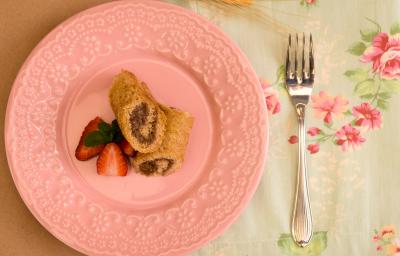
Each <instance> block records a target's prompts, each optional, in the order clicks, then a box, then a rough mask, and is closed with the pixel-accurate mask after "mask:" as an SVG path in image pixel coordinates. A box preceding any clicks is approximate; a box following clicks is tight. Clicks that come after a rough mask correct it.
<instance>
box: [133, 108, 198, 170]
mask: <svg viewBox="0 0 400 256" xmlns="http://www.w3.org/2000/svg"><path fill="white" fill-rule="evenodd" d="M161 108H162V110H163V111H164V113H165V115H166V117H167V125H166V131H165V136H164V140H163V142H162V144H161V146H160V148H159V149H158V150H157V151H155V152H151V153H138V154H137V156H136V157H135V158H133V159H131V162H132V165H133V166H134V169H135V171H136V172H138V173H141V174H144V175H146V176H156V175H157V176H166V175H170V174H172V173H174V172H175V171H176V170H178V169H180V167H181V166H182V162H183V159H184V157H185V151H186V146H187V143H188V140H189V135H190V131H191V129H192V125H193V117H192V116H191V115H190V114H189V113H187V112H183V111H180V110H177V109H174V108H170V107H167V106H161Z"/></svg>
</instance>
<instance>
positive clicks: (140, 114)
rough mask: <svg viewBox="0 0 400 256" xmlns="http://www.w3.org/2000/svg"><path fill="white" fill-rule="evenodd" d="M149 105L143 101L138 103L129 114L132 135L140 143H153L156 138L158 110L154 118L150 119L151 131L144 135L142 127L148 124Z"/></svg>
mask: <svg viewBox="0 0 400 256" xmlns="http://www.w3.org/2000/svg"><path fill="white" fill-rule="evenodd" d="M149 112H150V110H149V106H148V105H147V104H146V103H145V102H142V103H140V104H139V105H137V106H136V107H135V108H134V109H133V110H132V112H131V113H130V116H129V122H130V123H131V127H132V131H131V132H132V136H134V137H135V138H136V139H137V140H138V141H139V142H140V143H144V144H147V145H149V144H151V143H153V142H154V140H155V139H156V132H157V112H154V120H152V121H150V122H149V123H148V125H150V132H149V133H148V134H147V135H143V134H142V131H141V129H142V128H143V127H144V126H145V125H146V121H147V117H148V116H149V114H150V113H149Z"/></svg>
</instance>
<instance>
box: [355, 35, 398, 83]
mask: <svg viewBox="0 0 400 256" xmlns="http://www.w3.org/2000/svg"><path fill="white" fill-rule="evenodd" d="M360 60H361V61H362V62H372V63H373V64H372V69H373V70H374V72H376V73H379V74H380V75H381V76H382V77H383V78H387V79H394V78H400V33H397V34H396V35H393V36H389V35H388V34H386V33H379V34H378V35H377V36H375V38H374V40H373V42H372V45H371V46H370V47H368V48H367V49H366V50H365V52H364V54H363V56H362V57H361V59H360Z"/></svg>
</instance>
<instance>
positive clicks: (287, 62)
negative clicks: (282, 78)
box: [286, 34, 292, 80]
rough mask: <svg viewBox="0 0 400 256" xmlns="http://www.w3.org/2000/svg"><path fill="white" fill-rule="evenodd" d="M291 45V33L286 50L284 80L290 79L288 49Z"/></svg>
mask: <svg viewBox="0 0 400 256" xmlns="http://www.w3.org/2000/svg"><path fill="white" fill-rule="evenodd" d="M291 47H292V35H291V34H289V44H288V47H287V51H286V80H289V79H291V74H290V73H291V68H290V49H291Z"/></svg>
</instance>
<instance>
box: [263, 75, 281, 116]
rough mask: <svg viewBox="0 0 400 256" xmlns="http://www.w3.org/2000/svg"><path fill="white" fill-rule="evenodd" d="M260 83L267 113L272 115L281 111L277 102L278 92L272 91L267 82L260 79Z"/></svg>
mask: <svg viewBox="0 0 400 256" xmlns="http://www.w3.org/2000/svg"><path fill="white" fill-rule="evenodd" d="M260 83H261V87H262V88H263V91H264V97H265V102H266V104H267V109H268V111H269V112H270V113H272V114H273V115H274V114H277V113H279V111H280V110H281V103H280V102H279V98H278V92H277V91H276V90H274V89H272V88H271V87H270V84H269V83H268V82H267V81H265V80H263V79H260Z"/></svg>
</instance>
